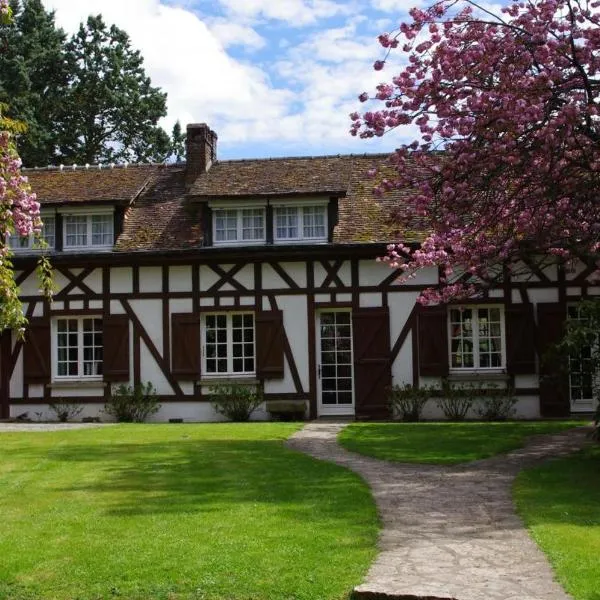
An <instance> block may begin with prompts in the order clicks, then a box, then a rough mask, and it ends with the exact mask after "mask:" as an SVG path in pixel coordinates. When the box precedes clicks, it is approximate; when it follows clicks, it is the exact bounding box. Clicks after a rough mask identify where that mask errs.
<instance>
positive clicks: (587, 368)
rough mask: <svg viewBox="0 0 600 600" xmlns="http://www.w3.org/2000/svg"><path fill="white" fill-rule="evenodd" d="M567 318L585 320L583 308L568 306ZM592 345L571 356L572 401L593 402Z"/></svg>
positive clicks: (570, 382)
mask: <svg viewBox="0 0 600 600" xmlns="http://www.w3.org/2000/svg"><path fill="white" fill-rule="evenodd" d="M567 319H568V320H570V321H584V317H583V315H582V314H581V308H580V306H579V305H577V304H572V305H569V306H567ZM592 347H593V344H591V345H590V346H586V347H583V348H581V351H580V352H579V353H577V354H571V355H570V356H569V388H570V390H571V402H573V403H577V401H579V402H581V401H583V402H591V401H592V400H593V398H594V379H595V377H594V369H593V364H592Z"/></svg>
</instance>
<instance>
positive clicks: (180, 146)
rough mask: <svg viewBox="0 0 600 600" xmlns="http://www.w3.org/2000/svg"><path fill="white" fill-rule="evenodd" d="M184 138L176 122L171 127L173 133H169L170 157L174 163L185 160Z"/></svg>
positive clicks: (184, 135) (178, 123)
mask: <svg viewBox="0 0 600 600" xmlns="http://www.w3.org/2000/svg"><path fill="white" fill-rule="evenodd" d="M185 138H186V134H185V133H183V132H182V131H181V123H180V122H179V121H177V122H176V123H175V125H173V132H172V133H171V152H170V153H169V154H170V156H171V157H173V158H174V159H175V161H176V162H181V161H182V160H183V159H184V158H185Z"/></svg>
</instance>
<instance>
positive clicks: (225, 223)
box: [214, 209, 238, 242]
mask: <svg viewBox="0 0 600 600" xmlns="http://www.w3.org/2000/svg"><path fill="white" fill-rule="evenodd" d="M214 214H215V240H216V241H217V242H235V241H236V240H237V220H238V211H237V210H222V209H221V210H215V213H214Z"/></svg>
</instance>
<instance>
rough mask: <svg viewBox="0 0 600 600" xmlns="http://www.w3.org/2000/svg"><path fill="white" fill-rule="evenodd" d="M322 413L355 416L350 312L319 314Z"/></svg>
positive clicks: (320, 399)
mask: <svg viewBox="0 0 600 600" xmlns="http://www.w3.org/2000/svg"><path fill="white" fill-rule="evenodd" d="M317 332H318V335H317V344H318V348H317V362H318V365H317V369H318V373H317V375H318V383H319V414H320V415H353V414H354V386H353V372H352V321H351V316H350V311H348V310H343V311H342V310H331V311H322V312H320V313H319V314H318V317H317Z"/></svg>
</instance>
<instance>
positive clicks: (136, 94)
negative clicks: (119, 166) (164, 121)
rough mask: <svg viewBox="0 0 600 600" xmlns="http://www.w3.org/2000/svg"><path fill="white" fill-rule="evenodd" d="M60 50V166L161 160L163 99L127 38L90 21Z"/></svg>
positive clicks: (166, 141)
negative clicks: (64, 74) (64, 87)
mask: <svg viewBox="0 0 600 600" xmlns="http://www.w3.org/2000/svg"><path fill="white" fill-rule="evenodd" d="M66 50H67V70H68V78H69V80H68V92H67V95H66V98H65V101H64V103H63V110H64V118H63V119H62V128H63V129H62V131H61V145H60V153H61V155H62V156H64V159H65V162H66V163H73V162H75V163H80V164H81V163H94V162H103V161H116V160H128V161H135V162H138V161H148V160H164V158H166V156H167V155H168V152H169V136H168V135H167V134H166V133H165V131H164V130H163V129H162V128H160V127H157V122H158V120H159V119H160V117H162V116H164V115H165V114H166V98H167V95H166V94H165V93H163V92H161V91H160V90H159V89H158V88H156V87H153V86H152V85H151V82H150V78H149V77H147V76H146V74H145V72H144V68H143V62H144V61H143V58H142V56H141V54H140V52H139V51H138V50H133V49H132V48H131V43H130V41H129V36H128V35H127V33H126V32H125V31H123V30H122V29H119V28H118V27H116V26H115V25H111V26H110V27H109V26H107V25H106V24H105V23H104V21H103V20H102V17H101V16H100V15H98V16H96V17H92V16H90V17H89V18H88V20H87V23H86V24H85V25H84V24H82V25H81V26H80V28H79V31H78V32H77V33H76V34H75V35H74V36H73V38H72V39H71V40H70V41H69V42H68V44H67V46H66Z"/></svg>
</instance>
